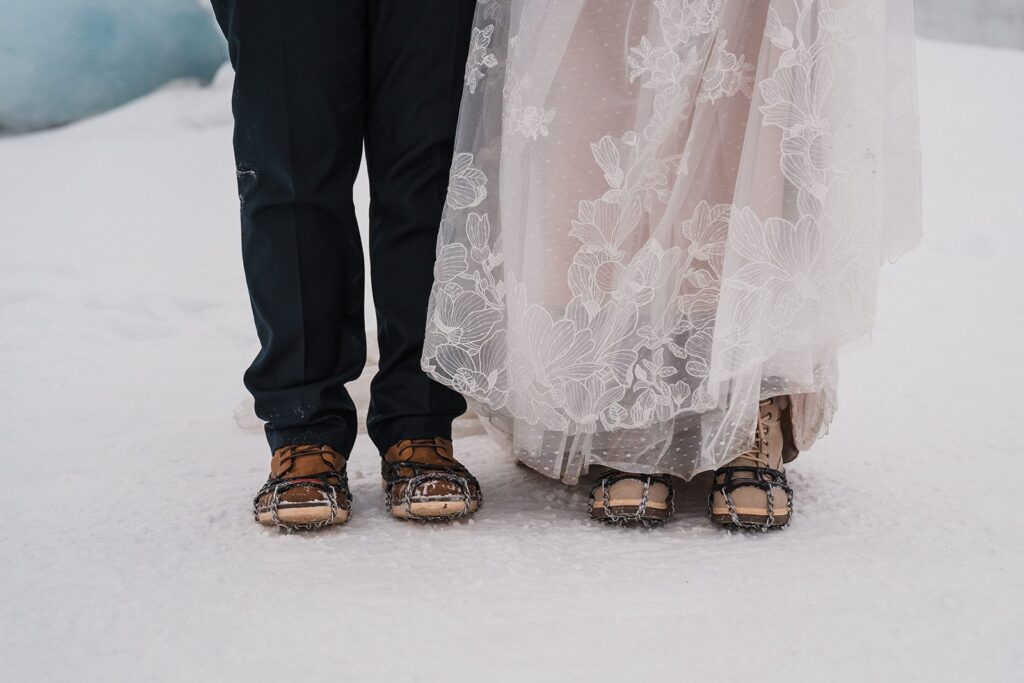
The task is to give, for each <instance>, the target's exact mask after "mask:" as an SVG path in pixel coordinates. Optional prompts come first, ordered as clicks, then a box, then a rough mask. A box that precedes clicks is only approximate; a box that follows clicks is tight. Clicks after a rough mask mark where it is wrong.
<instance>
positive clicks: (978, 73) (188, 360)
mask: <svg viewBox="0 0 1024 683" xmlns="http://www.w3.org/2000/svg"><path fill="white" fill-rule="evenodd" d="M919 60H920V65H921V102H922V110H923V119H924V121H923V125H924V130H923V135H924V144H925V158H926V171H927V175H926V198H925V202H926V206H925V216H926V220H927V225H926V230H927V237H926V241H925V243H924V245H923V246H922V247H920V248H919V249H918V250H916V251H915V252H912V253H910V254H908V255H907V256H905V257H903V259H902V260H901V261H900V262H899V263H898V264H897V265H895V266H893V267H891V268H888V269H886V271H885V272H884V277H883V288H884V291H883V293H882V303H881V310H880V312H879V320H878V325H877V329H876V333H875V335H874V343H873V345H872V346H870V347H869V348H868V349H866V350H864V351H860V352H858V353H855V354H851V355H849V356H847V357H845V358H844V362H843V370H844V377H843V383H842V390H841V400H842V409H841V411H840V414H839V418H838V420H837V422H836V423H835V425H834V426H833V429H832V433H831V434H830V435H829V436H828V437H827V438H826V439H824V440H823V441H822V442H821V443H820V444H819V446H818V447H817V448H816V449H815V451H814V452H812V453H808V454H804V455H803V456H801V458H800V459H799V460H798V461H797V462H796V463H795V464H794V465H793V467H792V468H791V473H792V475H791V476H792V480H793V483H794V485H795V488H796V491H797V494H796V495H797V498H796V502H797V505H798V509H797V517H796V519H795V521H794V523H793V525H792V526H791V528H790V529H788V530H787V531H784V532H780V533H771V534H747V533H730V532H726V531H723V530H720V529H718V528H715V527H713V526H712V525H711V524H710V523H709V522H708V521H707V520H706V519H705V518H704V517H703V498H704V495H705V492H706V487H707V484H708V482H707V479H706V478H700V479H698V480H697V481H696V482H694V483H692V484H690V485H686V486H681V487H679V490H678V492H677V501H678V513H677V515H676V518H675V519H674V521H672V522H671V523H670V524H669V525H668V526H666V527H665V528H662V529H659V530H651V531H641V530H622V529H609V528H605V527H603V526H600V525H596V524H593V523H590V522H589V521H587V520H586V519H585V516H584V506H585V493H586V491H585V488H584V487H580V488H577V489H569V488H566V487H564V486H563V485H561V484H558V483H556V482H553V481H549V480H547V479H544V478H542V477H541V476H539V475H536V474H533V473H531V472H530V471H527V470H525V469H522V468H519V467H516V466H515V465H514V464H513V463H512V462H511V460H510V459H509V458H508V457H507V456H506V454H504V453H502V452H500V451H499V449H498V448H497V447H496V446H494V445H492V444H491V442H490V441H489V440H488V438H487V437H486V436H483V435H479V434H476V435H469V436H463V437H462V438H459V439H458V440H457V444H456V448H457V450H458V452H459V454H460V455H461V458H462V460H463V461H465V462H466V463H467V464H469V465H470V466H471V467H472V469H473V470H474V472H475V473H476V474H477V475H478V476H479V477H480V479H481V481H482V483H483V486H484V491H485V496H486V504H485V507H484V509H483V510H482V511H481V512H480V513H479V514H478V515H477V516H476V517H475V518H474V519H472V520H469V521H465V522H462V523H457V524H454V525H452V526H450V527H429V526H419V525H415V524H407V523H401V522H398V521H396V520H392V519H390V518H389V517H388V516H386V514H385V513H384V511H383V509H382V507H383V506H382V500H381V491H380V485H379V480H378V474H377V466H378V465H377V460H376V455H375V453H374V452H373V449H372V446H371V445H370V443H369V442H368V441H367V440H366V439H365V437H360V440H359V443H358V445H357V448H356V451H355V453H354V455H353V457H352V461H351V469H352V483H353V491H354V494H355V507H354V517H353V519H352V521H351V522H350V523H349V524H348V525H346V526H345V527H343V528H339V529H334V530H330V531H327V532H322V533H319V534H292V535H283V534H280V533H278V532H277V531H276V530H268V529H264V528H262V527H259V526H257V525H256V524H254V523H253V521H252V519H251V517H250V515H249V501H250V497H251V496H252V494H253V493H255V491H256V490H257V489H258V488H259V486H260V484H261V483H262V481H263V479H264V477H265V476H266V467H267V456H268V453H267V452H266V446H265V444H264V442H263V440H262V435H261V433H260V432H259V430H258V429H256V428H254V427H256V425H255V424H254V421H253V420H252V418H251V416H250V415H249V413H248V409H247V406H246V403H245V400H244V396H245V394H244V390H243V388H242V386H241V374H242V371H243V370H244V368H245V366H246V365H247V364H248V362H249V360H250V359H251V358H252V357H253V355H254V354H255V352H256V340H255V334H254V333H253V329H252V321H251V317H250V311H249V307H248V299H247V296H246V292H245V287H244V283H243V279H242V268H241V263H240V257H239V237H238V227H237V204H236V201H235V194H236V192H235V187H234V171H233V163H232V159H231V149H230V135H231V129H230V114H229V108H228V97H229V93H230V87H231V84H230V74H229V73H228V72H222V74H221V75H220V76H219V77H218V79H217V80H216V81H215V84H214V85H213V86H212V87H210V88H198V87H195V86H173V87H168V88H165V89H163V90H161V91H159V92H157V93H155V94H153V95H151V96H149V97H147V98H145V99H143V100H140V101H137V102H135V103H132V104H130V105H128V106H126V107H123V108H121V109H119V110H116V111H114V112H111V113H109V114H107V115H104V116H101V117H98V118H95V119H92V120H88V121H85V122H82V123H80V124H77V125H74V126H71V127H68V128H65V129H61V130H56V131H50V132H46V133H38V134H32V135H27V136H19V137H13V138H6V139H3V140H0V405H2V407H3V411H2V416H0V434H2V435H3V447H4V455H3V464H4V475H5V476H4V487H3V499H2V501H0V679H2V680H22V679H32V680H69V679H72V678H74V679H76V680H104V679H109V678H111V677H113V678H114V679H116V680H139V679H145V680H211V681H213V680H272V679H278V680H279V679H282V678H285V677H287V678H288V679H299V678H301V679H302V680H310V681H312V680H391V679H395V678H398V677H401V678H402V679H403V680H412V681H434V680H444V681H446V682H451V681H462V680H467V681H468V680H488V681H492V680H581V679H589V680H612V679H617V680H622V679H623V678H624V677H628V678H627V679H626V680H652V679H653V678H654V677H655V676H657V677H660V678H661V679H662V680H698V679H701V678H704V679H709V680H710V679H711V678H712V677H714V678H716V679H722V678H727V679H729V680H732V679H736V680H741V679H742V678H748V677H749V678H750V679H751V680H758V681H774V680H780V681H781V680H830V681H846V680H849V681H863V680H897V679H902V680H929V681H940V680H985V681H999V680H1006V681H1009V680H1019V668H1020V667H1021V666H1022V665H1024V651H1022V646H1021V640H1020V633H1021V632H1022V629H1024V582H1022V581H1021V578H1022V577H1021V566H1022V561H1024V546H1022V541H1024V531H1022V527H1021V525H1020V523H1019V520H1018V519H1017V517H1016V513H1017V512H1018V510H1017V508H1018V507H1019V504H1016V503H1015V497H1016V495H1017V494H1018V491H1017V489H1016V482H1017V478H1018V477H1017V475H1018V472H1019V463H1020V456H1021V455H1022V446H1021V443H1022V438H1021V437H1022V432H1021V428H1020V424H1021V423H1020V419H1021V408H1022V405H1024V401H1022V400H1021V398H1020V396H1021V390H1020V387H1021V385H1022V383H1024V363H1021V361H1020V358H1019V356H1020V350H1021V349H1022V348H1024V305H1022V303H1021V300H1020V293H1021V292H1022V291H1024V276H1022V269H1021V268H1020V266H1019V263H1018V261H1019V254H1020V253H1021V251H1022V249H1024V231H1022V230H1021V226H1022V223H1024V176H1022V173H1021V171H1020V170H1019V168H1020V167H1019V163H1020V162H1019V154H1020V150H1021V149H1024V129H1022V128H1021V126H1020V121H1021V120H1024V94H1022V93H1021V91H1020V89H1019V88H1018V89H1012V88H1008V85H1009V84H1013V83H1019V76H1020V74H1021V73H1022V71H1024V53H1018V52H1010V51H999V50H995V49H987V48H974V47H962V46H952V45H945V44H940V43H932V42H928V41H922V42H921V44H920V54H919ZM357 196H358V198H359V206H360V210H361V211H365V206H366V203H367V190H366V186H365V179H360V182H359V185H358V190H357ZM360 393H362V390H360ZM236 414H237V418H236ZM466 431H468V432H473V431H474V430H473V429H472V428H466Z"/></svg>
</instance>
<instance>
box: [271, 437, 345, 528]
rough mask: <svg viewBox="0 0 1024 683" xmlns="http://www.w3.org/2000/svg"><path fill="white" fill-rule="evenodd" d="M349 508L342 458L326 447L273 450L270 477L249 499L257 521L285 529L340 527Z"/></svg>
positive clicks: (343, 457) (288, 447)
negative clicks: (333, 525)
mask: <svg viewBox="0 0 1024 683" xmlns="http://www.w3.org/2000/svg"><path fill="white" fill-rule="evenodd" d="M351 508H352V494H351V493H349V490H348V476H347V475H346V473H345V456H343V455H342V454H341V453H339V452H338V451H336V450H334V449H333V448H331V447H330V446H314V445H296V446H286V447H284V448H279V449H277V450H276V451H274V457H273V459H272V460H271V461H270V478H269V479H268V480H267V483H266V484H264V485H263V488H262V489H260V492H259V493H257V494H256V497H255V498H254V499H253V513H254V515H255V517H256V521H257V522H259V523H260V524H264V525H266V526H274V525H277V526H278V527H281V528H282V529H287V530H291V529H319V528H320V527H324V526H328V525H331V524H343V523H345V522H347V521H348V515H349V510H350V509H351Z"/></svg>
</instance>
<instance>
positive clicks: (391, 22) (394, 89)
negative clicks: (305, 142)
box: [366, 0, 476, 451]
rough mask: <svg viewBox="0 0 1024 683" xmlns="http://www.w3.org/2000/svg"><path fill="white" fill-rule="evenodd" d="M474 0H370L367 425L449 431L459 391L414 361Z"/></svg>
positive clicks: (399, 433) (404, 432)
mask: <svg viewBox="0 0 1024 683" xmlns="http://www.w3.org/2000/svg"><path fill="white" fill-rule="evenodd" d="M475 6H476V1H475V0H415V2H410V1H409V0H376V1H373V2H371V3H370V39H369V42H370V49H369V67H368V93H369V94H368V107H367V117H366V155H367V168H368V170H369V175H370V192H371V205H370V272H371V278H372V282H373V299H374V307H375V309H376V312H377V340H378V343H379V345H380V357H381V363H380V369H379V371H378V373H377V376H376V377H375V378H374V380H373V387H372V394H373V399H372V401H371V404H370V415H369V419H368V421H367V428H368V431H369V432H370V437H371V438H372V439H373V440H374V442H375V443H376V444H377V446H378V447H379V448H380V449H381V450H382V451H383V450H384V449H386V448H388V447H389V446H390V445H391V444H393V443H395V442H396V441H398V440H399V439H409V438H421V437H432V436H443V437H449V438H450V437H451V424H452V420H454V418H455V417H456V416H458V415H459V414H461V413H462V412H463V411H464V410H465V409H466V404H465V401H464V400H463V399H462V397H461V396H460V395H459V394H458V393H456V392H454V391H452V390H451V389H448V388H447V387H445V386H442V385H440V384H438V383H436V382H434V381H432V380H431V379H430V378H428V377H427V376H426V375H425V374H424V373H423V371H422V370H420V354H421V352H422V350H423V334H424V330H425V327H426V312H427V302H428V299H429V296H430V287H431V284H432V282H433V267H434V251H435V249H436V245H437V231H438V226H439V223H440V220H441V209H442V207H443V206H444V200H445V195H446V190H447V186H448V175H449V170H450V167H451V159H452V147H453V144H454V136H455V128H456V124H457V123H458V111H459V101H460V98H461V95H462V86H463V79H464V73H465V64H466V55H467V51H468V48H469V40H470V32H471V29H472V23H473V10H474V8H475Z"/></svg>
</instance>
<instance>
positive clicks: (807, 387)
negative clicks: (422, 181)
mask: <svg viewBox="0 0 1024 683" xmlns="http://www.w3.org/2000/svg"><path fill="white" fill-rule="evenodd" d="M624 4H628V3H624ZM894 8H895V11H896V13H897V14H898V15H900V16H903V15H904V14H906V13H908V12H909V11H910V10H909V0H907V2H889V3H885V2H883V0H779V1H772V2H765V3H747V2H745V1H741V0H655V2H653V3H652V4H651V5H650V7H647V8H643V7H641V8H637V7H635V6H634V7H632V8H630V7H622V8H609V6H608V5H607V3H600V2H595V1H594V0H589V1H588V0H562V1H561V2H557V3H556V2H553V1H552V0H541V1H539V2H538V1H537V0H533V1H532V2H523V1H522V0H490V2H486V3H483V4H482V5H481V7H480V9H479V10H478V16H477V21H478V26H477V28H475V29H474V32H473V45H472V51H471V55H470V59H469V63H468V64H467V68H466V93H465V98H464V102H463V107H464V109H463V118H462V122H461V125H460V131H459V136H458V140H457V150H456V151H457V153H456V156H455V161H454V163H453V166H452V172H451V182H450V186H449V193H448V199H447V206H446V211H445V216H444V220H443V223H442V230H441V234H440V237H439V242H438V254H437V265H436V269H435V279H436V281H435V285H434V289H433V292H432V296H431V303H430V310H429V316H428V318H429V322H428V329H427V337H426V344H425V347H424V355H423V367H424V369H425V370H426V371H427V372H429V373H430V374H431V375H432V376H433V377H434V378H436V379H437V380H438V381H440V382H442V383H444V384H447V385H449V386H451V387H453V388H455V389H456V390H458V391H460V392H462V393H463V394H464V395H466V396H467V397H468V398H469V399H471V400H472V401H473V402H474V403H476V404H478V407H479V409H480V411H481V413H482V414H485V415H488V416H490V419H491V423H492V425H493V426H495V427H496V428H497V430H498V431H500V432H502V433H504V434H505V435H506V436H508V437H509V438H510V439H511V442H512V447H513V448H514V449H515V451H516V455H517V457H519V458H520V459H522V460H523V461H524V462H526V463H527V464H529V465H531V466H533V467H535V468H536V469H538V470H540V471H542V472H544V473H546V474H549V475H551V476H556V477H561V478H563V479H564V480H566V481H567V482H574V481H576V479H577V478H578V476H579V474H580V473H581V472H582V471H584V470H585V469H586V468H587V466H588V465H590V464H592V463H603V464H608V465H612V466H616V467H618V468H620V469H627V470H631V471H637V472H645V471H647V472H670V473H672V474H676V475H679V476H683V477H690V476H692V475H693V474H695V473H696V472H699V471H701V470H705V469H710V468H713V467H715V466H718V465H720V464H721V463H723V462H725V461H727V460H729V459H731V458H732V457H734V456H735V455H736V454H738V453H739V452H741V451H742V450H743V449H744V448H746V447H747V446H749V439H750V434H751V433H752V432H751V430H750V429H749V427H750V426H751V425H752V423H753V416H754V414H755V411H756V406H757V400H758V399H759V398H760V397H761V396H763V395H766V394H768V395H770V394H772V393H791V394H801V398H800V400H795V401H794V415H793V420H794V428H795V432H796V435H797V438H798V441H799V442H800V444H799V445H800V446H801V447H806V446H808V445H809V444H810V443H811V442H812V441H813V440H814V438H816V437H817V436H818V435H819V434H820V433H822V432H823V431H824V429H825V428H826V427H827V425H828V422H829V421H830V419H831V416H832V413H833V412H834V406H835V403H836V400H835V355H836V352H837V350H838V349H839V348H840V346H841V345H842V344H844V343H846V342H848V341H851V340H853V339H855V338H857V337H859V336H861V335H862V334H864V333H865V332H866V331H868V330H869V329H870V324H871V319H872V315H873V309H874V289H875V279H876V277H877V270H878V265H879V263H880V261H881V260H882V259H883V258H884V257H885V256H886V255H888V254H889V245H894V244H906V243H909V242H912V241H913V240H914V235H915V234H916V231H917V225H916V221H915V217H916V208H915V204H916V201H917V197H916V196H915V194H914V188H916V182H917V181H916V177H915V173H916V168H917V162H916V158H917V138H916V130H915V128H914V125H915V111H914V103H913V96H912V85H913V83H912V80H911V81H909V82H908V81H907V80H906V78H907V77H909V75H910V74H912V68H908V64H906V63H902V64H900V63H898V62H899V60H900V59H903V60H904V62H905V61H906V59H910V60H911V63H910V65H909V66H910V67H912V44H911V46H910V47H907V46H906V45H905V44H903V43H899V42H898V41H894V39H893V35H892V33H893V28H892V27H893V26H899V25H901V24H900V23H899V22H898V21H895V18H894V16H893V15H891V14H890V15H887V16H886V18H887V19H888V20H889V21H888V22H886V21H882V20H881V17H882V16H883V15H885V13H886V11H887V10H888V11H889V12H893V11H894ZM908 36H909V34H908ZM623 38H625V40H623ZM907 40H908V41H909V37H908V38H907ZM619 43H622V44H623V47H622V48H620V49H621V54H619V55H618V56H616V52H618V50H616V49H615V48H609V47H608V46H609V45H617V44H619ZM894 43H895V44H896V47H892V45H893V44H894ZM876 50H877V51H878V52H876ZM553 54H559V55H561V56H562V57H561V61H559V62H557V63H552V59H551V57H550V56H551V55H553ZM616 60H617V61H618V63H619V67H618V69H615V68H614V64H615V62H616ZM893 60H896V62H897V63H894V62H893ZM893 67H902V68H903V73H904V79H903V81H902V82H901V85H902V87H903V88H904V89H906V88H908V85H909V86H910V88H909V90H907V91H906V92H908V93H909V100H906V99H905V98H900V97H899V96H897V95H894V94H893V92H891V91H882V90H881V88H882V86H880V85H879V84H880V83H883V84H884V83H886V81H885V80H884V79H882V78H881V75H882V74H883V72H887V71H888V70H890V69H892V68H893ZM602 79H603V80H604V81H606V84H605V85H604V86H603V87H601V88H596V87H595V84H597V83H601V82H602ZM556 112H558V113H557V114H556ZM894 120H898V121H901V122H902V125H903V128H902V129H900V130H899V131H898V133H899V134H898V135H896V134H894V133H895V132H897V131H896V130H895V126H896V124H895V123H893V121H894ZM590 132H594V133H596V135H594V137H591V138H590V139H589V140H588V139H587V137H588V133H590ZM584 152H586V153H587V157H589V164H588V163H586V157H584V156H582V154H583V153H584ZM890 168H895V169H898V170H896V171H890V170H889V169H890ZM894 173H895V174H901V179H902V181H903V185H902V186H903V187H908V188H910V192H909V193H908V194H907V195H906V196H903V197H901V198H900V201H901V202H903V203H904V207H903V208H902V209H899V208H897V207H890V206H889V205H888V204H887V199H886V197H891V195H888V194H887V193H886V186H885V181H886V179H887V178H889V179H892V177H893V174H894ZM908 176H909V177H908ZM904 216H909V219H904V220H903V222H902V223H901V224H899V225H898V226H894V227H892V228H890V227H889V226H890V225H892V223H893V222H894V221H895V220H897V218H901V217H904ZM895 229H899V230H901V231H902V232H901V233H899V234H896V233H894V230H895ZM894 235H895V236H894Z"/></svg>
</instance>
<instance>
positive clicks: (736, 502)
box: [708, 396, 793, 531]
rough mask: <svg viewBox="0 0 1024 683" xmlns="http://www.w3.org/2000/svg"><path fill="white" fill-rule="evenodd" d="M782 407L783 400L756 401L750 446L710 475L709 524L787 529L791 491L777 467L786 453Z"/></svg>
mask: <svg viewBox="0 0 1024 683" xmlns="http://www.w3.org/2000/svg"><path fill="white" fill-rule="evenodd" d="M788 405H789V399H788V398H787V397H785V396H775V397H773V398H770V399H766V400H764V401H761V402H760V404H759V405H758V411H757V429H756V431H755V432H754V445H753V447H752V448H751V449H750V450H749V451H747V452H746V453H744V454H743V455H741V456H739V457H738V458H735V459H734V460H731V461H730V462H729V463H728V464H726V465H725V466H724V467H721V468H719V469H718V470H716V471H715V477H714V480H713V483H712V486H711V494H710V495H709V496H708V514H709V515H710V516H711V519H712V520H714V521H715V522H719V523H721V524H726V525H730V526H734V527H738V528H742V529H759V530H761V531H767V530H768V529H774V528H782V527H785V526H786V525H788V524H789V521H790V518H791V517H792V516H793V490H792V489H791V488H790V487H789V484H788V483H787V482H786V472H785V467H784V465H783V464H782V463H783V455H784V453H785V450H786V439H785V438H784V434H783V427H784V425H783V423H782V413H783V411H784V410H786V408H787V407H788Z"/></svg>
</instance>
